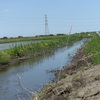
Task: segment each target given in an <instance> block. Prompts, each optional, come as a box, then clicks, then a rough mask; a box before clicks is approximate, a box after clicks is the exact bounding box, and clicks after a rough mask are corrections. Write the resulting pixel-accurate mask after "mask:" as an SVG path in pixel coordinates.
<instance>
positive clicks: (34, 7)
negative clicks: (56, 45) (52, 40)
mask: <svg viewBox="0 0 100 100" xmlns="http://www.w3.org/2000/svg"><path fill="white" fill-rule="evenodd" d="M45 14H47V16H48V27H49V32H50V33H51V34H55V33H68V32H69V30H70V27H71V25H72V27H73V29H72V33H75V32H83V31H99V30H100V0H0V37H3V36H7V37H15V36H34V35H40V34H45V28H44V25H45V16H44V15H45Z"/></svg>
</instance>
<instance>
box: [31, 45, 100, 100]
mask: <svg viewBox="0 0 100 100" xmlns="http://www.w3.org/2000/svg"><path fill="white" fill-rule="evenodd" d="M83 49H84V47H83V48H82V49H80V50H79V52H78V54H77V55H76V56H75V57H74V58H73V61H72V63H71V64H70V65H69V66H67V67H64V68H63V69H62V70H61V71H59V72H58V73H57V74H56V75H57V78H58V82H57V83H51V84H49V85H47V86H46V87H45V88H44V89H43V90H42V91H41V92H40V93H39V96H38V97H39V100H100V65H92V64H91V58H90V56H88V57H85V56H84V55H83V53H82V52H83ZM59 76H60V77H59ZM31 100H35V99H34V97H33V96H32V97H31Z"/></svg>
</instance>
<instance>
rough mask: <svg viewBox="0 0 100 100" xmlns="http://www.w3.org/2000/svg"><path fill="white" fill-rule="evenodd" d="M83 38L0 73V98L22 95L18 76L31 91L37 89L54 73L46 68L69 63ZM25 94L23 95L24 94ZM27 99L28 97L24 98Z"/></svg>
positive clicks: (13, 98)
mask: <svg viewBox="0 0 100 100" xmlns="http://www.w3.org/2000/svg"><path fill="white" fill-rule="evenodd" d="M84 41H86V40H85V39H84V40H81V41H79V42H76V43H74V44H73V45H72V46H67V47H64V48H60V49H57V50H56V51H55V52H53V54H51V55H48V56H45V57H42V58H40V59H36V60H35V61H34V59H29V60H28V61H25V62H23V63H19V64H17V65H15V66H10V68H9V69H8V70H6V71H4V72H2V73H0V90H1V91H0V99H1V100H18V98H17V95H19V96H22V97H23V95H24V94H25V91H23V90H22V89H21V85H20V84H19V78H18V75H19V76H20V81H21V82H22V84H23V86H25V87H26V88H27V89H29V90H32V91H39V90H40V89H41V88H42V86H43V85H45V84H46V83H48V82H50V80H51V79H53V78H54V77H55V76H54V73H47V71H48V70H54V69H61V68H62V67H63V66H65V65H67V64H69V63H70V61H71V59H72V57H73V56H74V55H75V53H76V52H77V49H78V48H80V47H81V45H83V44H84ZM24 96H25V95H24ZM25 100H29V98H27V99H25Z"/></svg>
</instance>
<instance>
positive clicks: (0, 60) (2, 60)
mask: <svg viewBox="0 0 100 100" xmlns="http://www.w3.org/2000/svg"><path fill="white" fill-rule="evenodd" d="M10 59H11V57H10V55H9V54H7V53H6V52H3V51H0V64H7V63H9V61H10Z"/></svg>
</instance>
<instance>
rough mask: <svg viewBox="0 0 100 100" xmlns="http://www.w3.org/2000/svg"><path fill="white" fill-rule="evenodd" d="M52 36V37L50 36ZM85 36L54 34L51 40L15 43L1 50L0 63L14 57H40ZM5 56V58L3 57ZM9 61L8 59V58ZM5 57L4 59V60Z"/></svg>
mask: <svg viewBox="0 0 100 100" xmlns="http://www.w3.org/2000/svg"><path fill="white" fill-rule="evenodd" d="M49 38H50V37H49ZM82 38H83V35H76V34H74V35H70V38H69V36H56V37H55V36H54V37H52V39H51V40H50V39H48V40H49V41H46V42H40V43H37V44H33V43H30V44H27V45H20V46H17V45H15V46H14V47H13V48H10V49H7V50H3V51H0V54H1V55H2V56H0V59H1V60H0V64H3V63H5V62H10V61H12V60H13V59H18V58H23V57H39V56H43V55H45V54H47V53H51V52H52V51H54V50H55V49H56V48H59V47H63V46H66V45H68V44H72V43H74V42H75V41H78V40H80V39H82ZM3 57H4V58H3ZM6 58H7V59H8V61H7V59H6ZM3 59H4V61H3Z"/></svg>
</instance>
